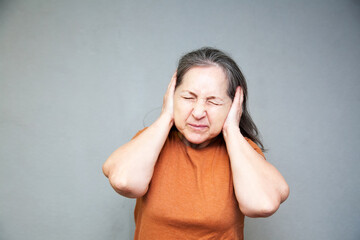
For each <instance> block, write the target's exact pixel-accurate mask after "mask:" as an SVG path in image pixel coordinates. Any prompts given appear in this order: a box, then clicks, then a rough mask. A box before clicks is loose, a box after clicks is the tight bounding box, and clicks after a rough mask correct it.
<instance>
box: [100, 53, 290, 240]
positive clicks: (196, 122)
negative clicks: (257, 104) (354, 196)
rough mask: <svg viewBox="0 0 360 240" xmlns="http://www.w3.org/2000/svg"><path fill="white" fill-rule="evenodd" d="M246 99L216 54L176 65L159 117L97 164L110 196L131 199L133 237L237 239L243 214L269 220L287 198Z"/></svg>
mask: <svg viewBox="0 0 360 240" xmlns="http://www.w3.org/2000/svg"><path fill="white" fill-rule="evenodd" d="M246 99H247V87H246V82H245V78H244V77H243V75H242V73H241V71H240V69H239V68H238V66H237V65H236V63H235V62H234V61H233V60H232V59H231V58H230V57H229V56H227V55H226V54H224V53H223V52H221V51H219V50H217V49H213V48H202V49H199V50H196V51H193V52H190V53H188V54H186V55H184V56H183V57H182V58H181V59H180V61H179V65H178V68H177V72H175V74H174V75H173V77H172V79H171V82H170V84H169V86H168V89H167V92H166V94H165V96H164V103H163V108H162V112H161V114H160V117H159V118H158V119H157V120H156V121H155V122H154V123H153V124H152V125H151V126H149V127H148V128H145V129H143V130H142V131H140V132H139V133H138V134H137V135H136V136H135V137H134V138H133V139H132V140H131V141H130V142H128V143H126V144H125V145H123V146H121V147H120V148H119V149H117V150H116V151H115V152H114V153H112V154H111V156H110V157H109V158H108V159H107V161H106V162H105V163H104V165H103V172H104V174H105V176H106V177H108V178H109V181H110V184H111V185H112V187H113V188H114V189H115V191H116V192H118V193H119V194H121V195H123V196H125V197H129V198H137V201H136V207H135V223H136V230H135V239H243V227H244V216H248V217H267V216H270V215H272V214H273V213H274V212H275V211H276V210H277V209H278V208H279V205H280V204H281V203H282V202H283V201H285V200H286V198H287V197H288V195H289V187H288V185H287V183H286V182H285V180H284V178H283V177H282V176H281V174H280V173H279V172H278V171H277V170H276V169H275V168H274V167H273V166H272V165H271V164H270V163H269V162H267V161H266V160H265V157H264V154H263V153H262V151H261V150H263V145H262V143H261V142H260V140H259V139H258V136H257V135H258V131H257V128H256V126H255V124H254V123H253V122H252V120H251V117H250V115H249V113H248V112H247V108H246ZM256 143H257V144H258V145H260V146H261V149H260V148H259V147H258V146H257V144H256Z"/></svg>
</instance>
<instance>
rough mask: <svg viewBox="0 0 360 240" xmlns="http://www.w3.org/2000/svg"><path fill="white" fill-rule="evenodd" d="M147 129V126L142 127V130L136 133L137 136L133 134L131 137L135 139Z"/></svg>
mask: <svg viewBox="0 0 360 240" xmlns="http://www.w3.org/2000/svg"><path fill="white" fill-rule="evenodd" d="M145 129H147V127H145V128H143V129H141V130H140V131H138V132H137V133H136V134H135V136H133V137H132V138H131V140H133V139H134V138H136V137H137V136H139V135H140V134H141V133H142V132H143V131H145Z"/></svg>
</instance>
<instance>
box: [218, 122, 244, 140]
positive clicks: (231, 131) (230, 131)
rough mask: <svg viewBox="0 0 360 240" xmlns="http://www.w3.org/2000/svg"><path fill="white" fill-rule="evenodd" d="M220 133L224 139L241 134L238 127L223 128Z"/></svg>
mask: <svg viewBox="0 0 360 240" xmlns="http://www.w3.org/2000/svg"><path fill="white" fill-rule="evenodd" d="M222 133H223V135H224V137H225V138H227V137H228V136H229V135H231V134H234V133H235V134H241V133H240V127H239V126H238V125H228V126H226V127H224V128H223V130H222Z"/></svg>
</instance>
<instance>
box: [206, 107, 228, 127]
mask: <svg viewBox="0 0 360 240" xmlns="http://www.w3.org/2000/svg"><path fill="white" fill-rule="evenodd" d="M208 113H209V120H210V122H211V123H212V124H214V125H221V126H222V125H224V122H225V120H226V117H227V115H228V113H229V109H228V108H227V107H224V108H221V109H212V110H211V111H210V112H208Z"/></svg>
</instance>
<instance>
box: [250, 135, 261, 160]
mask: <svg viewBox="0 0 360 240" xmlns="http://www.w3.org/2000/svg"><path fill="white" fill-rule="evenodd" d="M245 139H246V141H247V142H248V143H249V144H250V145H251V146H252V147H253V148H254V150H255V151H256V152H257V153H259V154H260V155H261V156H263V157H264V158H265V155H264V153H263V152H262V151H261V149H260V148H259V146H258V145H256V143H254V142H253V141H252V140H251V139H250V138H247V137H246V138H245ZM265 160H266V158H265Z"/></svg>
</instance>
